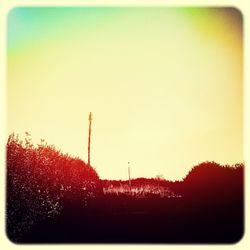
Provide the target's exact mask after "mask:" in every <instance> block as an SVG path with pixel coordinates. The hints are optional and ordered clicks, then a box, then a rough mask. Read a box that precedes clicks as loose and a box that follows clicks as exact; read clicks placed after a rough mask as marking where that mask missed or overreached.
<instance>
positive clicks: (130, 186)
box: [128, 162, 131, 194]
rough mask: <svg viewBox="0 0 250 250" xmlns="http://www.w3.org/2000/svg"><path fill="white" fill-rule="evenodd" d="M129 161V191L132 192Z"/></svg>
mask: <svg viewBox="0 0 250 250" xmlns="http://www.w3.org/2000/svg"><path fill="white" fill-rule="evenodd" d="M129 163H130V162H128V185H129V193H130V194H131V180H130V166H129Z"/></svg>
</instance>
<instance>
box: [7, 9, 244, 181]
mask: <svg viewBox="0 0 250 250" xmlns="http://www.w3.org/2000/svg"><path fill="white" fill-rule="evenodd" d="M7 66H8V85H7V91H8V93H7V115H8V117H7V126H8V134H10V133H12V132H16V133H20V135H23V134H24V132H25V131H29V132H30V133H31V134H32V137H33V140H34V142H39V139H40V138H43V139H45V140H46V141H47V142H48V143H49V144H54V145H55V146H56V147H58V148H60V149H62V151H63V152H65V153H70V154H71V155H73V156H79V157H80V158H82V159H83V160H84V161H85V162H87V140H88V114H89V112H90V111H91V112H92V113H93V122H92V145H91V147H92V148H91V162H92V165H93V166H94V167H95V168H96V170H97V172H98V174H99V175H100V177H101V178H110V179H126V178H127V166H128V162H130V167H131V177H132V178H135V177H155V176H156V175H158V174H162V175H163V176H164V177H165V178H166V179H169V180H175V179H180V178H183V177H184V176H185V175H186V174H187V172H188V171H189V170H190V168H191V167H192V166H193V165H195V164H197V163H199V162H202V161H213V160H214V161H217V162H218V163H221V164H233V163H238V162H242V161H243V149H242V147H243V145H242V144H243V142H242V139H243V138H242V132H243V131H242V126H243V117H242V116H243V112H242V111H243V110H242V109H243V100H242V94H243V93H242V86H243V82H242V20H241V15H240V13H239V12H238V11H237V10H235V9H231V8H163V7H162V8H151V7H147V8H145V7H135V8H108V7H106V8H100V7H99V8H97V7H96V8H95V7H92V8H61V9H60V8H17V9H14V10H12V12H11V13H10V15H9V25H8V65H7Z"/></svg>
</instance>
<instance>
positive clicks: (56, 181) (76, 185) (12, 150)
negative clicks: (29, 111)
mask: <svg viewBox="0 0 250 250" xmlns="http://www.w3.org/2000/svg"><path fill="white" fill-rule="evenodd" d="M6 157H7V234H8V236H9V238H10V239H12V240H13V241H18V239H19V238H20V237H22V235H23V234H24V233H25V232H26V231H27V230H29V228H30V227H31V226H32V225H33V224H36V223H37V222H39V221H41V220H44V219H46V218H49V217H53V216H56V215H58V214H60V213H61V211H62V209H63V208H65V206H66V204H67V203H69V202H71V203H72V202H74V201H75V200H77V203H78V204H81V206H82V207H83V208H84V207H86V206H87V204H88V202H89V200H91V198H93V197H95V196H96V195H98V193H100V192H101V188H100V183H99V177H98V175H97V173H96V171H95V170H94V169H93V168H92V167H91V166H88V165H87V164H85V163H84V162H83V161H82V160H80V159H79V158H72V157H70V156H69V155H68V154H63V153H62V152H60V151H59V150H57V149H56V148H55V147H54V146H51V145H48V144H47V143H45V142H41V144H38V145H36V146H34V145H33V144H32V142H31V138H30V135H29V134H28V133H27V134H26V138H25V140H24V141H22V140H20V139H19V138H18V136H17V135H14V134H12V135H10V136H9V138H8V142H7V156H6Z"/></svg>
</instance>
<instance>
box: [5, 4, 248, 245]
mask: <svg viewBox="0 0 250 250" xmlns="http://www.w3.org/2000/svg"><path fill="white" fill-rule="evenodd" d="M40 6H41V7H43V6H50V7H84V6H117V7H122V6H129V7H133V6H151V7H153V6H158V7H160V6H164V7H168V6H169V7H234V8H237V9H238V10H239V11H240V12H241V13H242V16H243V53H244V57H243V91H244V93H243V99H244V100H243V101H244V107H243V108H244V110H243V112H244V128H243V129H244V131H243V132H244V147H243V148H244V160H245V173H244V178H245V181H244V185H245V188H244V191H245V199H244V202H245V214H244V217H245V226H244V227H245V228H244V231H245V233H244V235H243V237H242V239H241V240H240V241H239V242H237V243H236V244H230V245H226V244H220V245H216V244H210V245H208V244H202V245H199V244H188V245H187V244H162V245H160V244H157V245H150V244H144V245H142V244H136V245H133V244H98V245H97V244H73V245H72V244H53V245H50V244H29V245H25V244H15V243H13V242H11V241H10V240H9V239H8V237H7V235H6V232H5V231H6V216H5V214H6V166H5V143H6V136H7V135H6V131H7V127H6V116H7V112H6V110H7V109H6V89H7V86H6V85H7V73H6V72H7V63H6V62H7V52H6V51H7V16H8V14H9V12H10V11H11V10H12V9H13V8H16V7H40ZM0 37H1V39H0V65H1V67H0V115H1V117H0V161H1V168H0V178H1V179H0V183H1V188H0V234H1V235H0V249H16V248H23V249H34V248H37V249H39V248H44V247H45V248H52V249H54V248H56V249H62V248H63V249H72V248H82V247H84V248H87V249H97V248H98V249H101V248H102V249H103V248H105V249H112V248H117V247H118V248H128V247H129V248H132V249H138V248H152V247H153V248H165V247H166V248H168V249H169V248H170V249H172V248H175V249H176V248H177V249H179V248H181V249H182V248H190V249H195V248H197V249H200V248H213V249H214V248H218V249H221V248H223V249H230V248H235V249H246V248H247V246H249V244H250V236H249V213H248V211H249V209H250V205H249V190H250V186H249V180H250V174H249V170H248V168H249V164H250V132H249V130H250V117H249V116H250V70H249V69H250V1H248V0H234V1H233V0H231V1H229V0H228V1H227V0H224V1H223V0H196V1H191V0H182V1H181V0H92V1H91V0H86V1H85V0H26V1H25V0H13V1H12V0H2V1H1V2H0Z"/></svg>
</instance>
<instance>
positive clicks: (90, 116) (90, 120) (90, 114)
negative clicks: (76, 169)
mask: <svg viewBox="0 0 250 250" xmlns="http://www.w3.org/2000/svg"><path fill="white" fill-rule="evenodd" d="M91 122H92V113H91V112H90V113H89V139H88V165H89V166H90V142H91Z"/></svg>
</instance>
